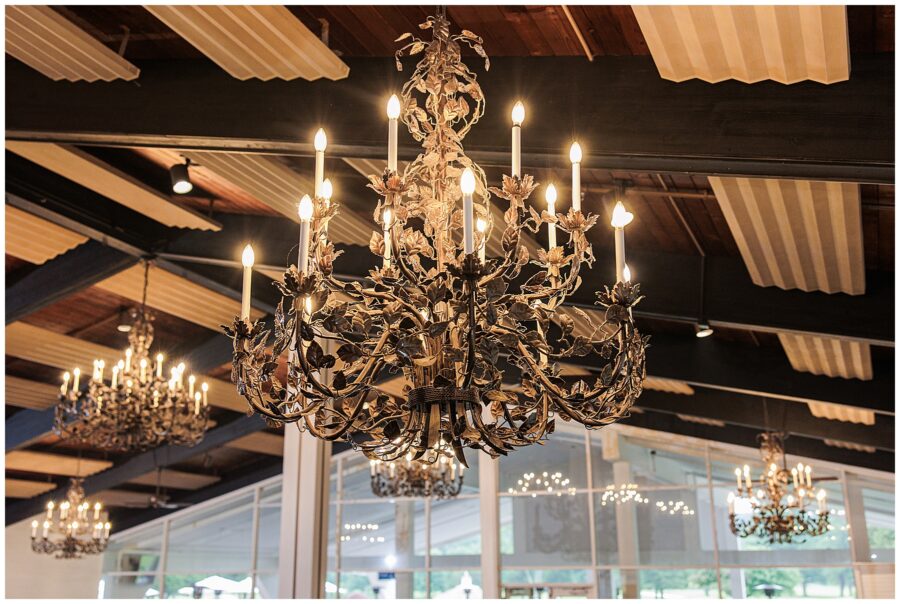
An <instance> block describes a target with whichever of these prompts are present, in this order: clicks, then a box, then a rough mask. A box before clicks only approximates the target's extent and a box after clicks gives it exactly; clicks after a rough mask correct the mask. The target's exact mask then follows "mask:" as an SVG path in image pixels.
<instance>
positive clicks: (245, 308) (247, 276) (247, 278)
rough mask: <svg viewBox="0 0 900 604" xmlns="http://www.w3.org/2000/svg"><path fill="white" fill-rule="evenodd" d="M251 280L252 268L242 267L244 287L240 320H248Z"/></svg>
mask: <svg viewBox="0 0 900 604" xmlns="http://www.w3.org/2000/svg"><path fill="white" fill-rule="evenodd" d="M252 278H253V267H250V266H245V267H244V287H243V290H242V294H241V318H242V319H244V320H245V321H246V320H247V319H249V318H250V283H251V281H252Z"/></svg>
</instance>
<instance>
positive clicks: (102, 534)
mask: <svg viewBox="0 0 900 604" xmlns="http://www.w3.org/2000/svg"><path fill="white" fill-rule="evenodd" d="M82 483H83V479H81V478H73V479H72V480H71V482H70V484H69V490H68V491H67V492H66V499H65V500H64V501H62V502H61V503H56V502H55V501H49V502H47V515H46V517H45V518H44V519H43V520H32V521H31V551H33V552H35V553H38V554H56V557H57V558H65V559H72V558H81V557H82V556H83V555H85V554H100V553H103V552H104V551H105V550H106V545H107V543H109V531H110V528H111V525H110V523H109V518H108V515H107V513H106V510H104V509H103V504H101V503H100V502H99V501H98V502H96V503H94V504H91V502H89V501H87V500H85V498H84V487H83V486H82ZM39 532H40V533H41V536H40V537H38V533H39Z"/></svg>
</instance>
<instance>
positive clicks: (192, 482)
mask: <svg viewBox="0 0 900 604" xmlns="http://www.w3.org/2000/svg"><path fill="white" fill-rule="evenodd" d="M218 481H219V477H218V476H209V475H207V474H194V473H192V472H181V471H179V470H168V469H166V470H163V471H162V472H161V473H159V475H157V472H148V473H147V474H144V475H142V476H138V477H137V478H134V479H132V480H129V481H128V482H129V483H130V484H141V485H146V486H150V487H155V486H156V485H157V483H158V484H159V485H160V486H162V487H165V488H167V489H191V490H195V489H201V488H203V487H208V486H209V485H211V484H214V483H216V482H218Z"/></svg>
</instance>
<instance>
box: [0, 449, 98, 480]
mask: <svg viewBox="0 0 900 604" xmlns="http://www.w3.org/2000/svg"><path fill="white" fill-rule="evenodd" d="M112 465H113V462H111V461H105V460H102V459H84V458H82V459H78V457H77V456H75V455H71V456H69V455H57V454H55V453H42V452H38V451H11V452H9V453H7V454H6V469H7V470H18V471H21V472H35V473H38V474H56V475H59V476H81V477H84V476H90V475H91V474H96V473H97V472H102V471H103V470H106V469H108V468H111V467H112Z"/></svg>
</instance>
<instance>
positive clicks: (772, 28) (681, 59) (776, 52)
mask: <svg viewBox="0 0 900 604" xmlns="http://www.w3.org/2000/svg"><path fill="white" fill-rule="evenodd" d="M632 9H633V10H634V15H635V17H636V18H637V21H638V25H640V28H641V32H642V33H643V34H644V38H645V39H646V41H647V47H648V48H649V49H650V54H651V55H652V56H653V60H654V62H655V63H656V67H657V69H658V70H659V75H660V76H662V77H663V78H665V79H667V80H674V81H676V82H681V81H684V80H689V79H692V78H699V79H701V80H705V81H707V82H721V81H723V80H730V79H734V80H739V81H741V82H747V83H752V82H759V81H762V80H775V81H776V82H781V83H782V84H792V83H794V82H800V81H803V80H813V81H815V82H820V83H823V84H833V83H835V82H843V81H846V80H848V79H849V78H850V48H849V43H848V34H847V11H846V8H845V7H844V6H814V5H802V6H760V5H757V6H731V5H729V6H664V5H654V6H633V7H632Z"/></svg>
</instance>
